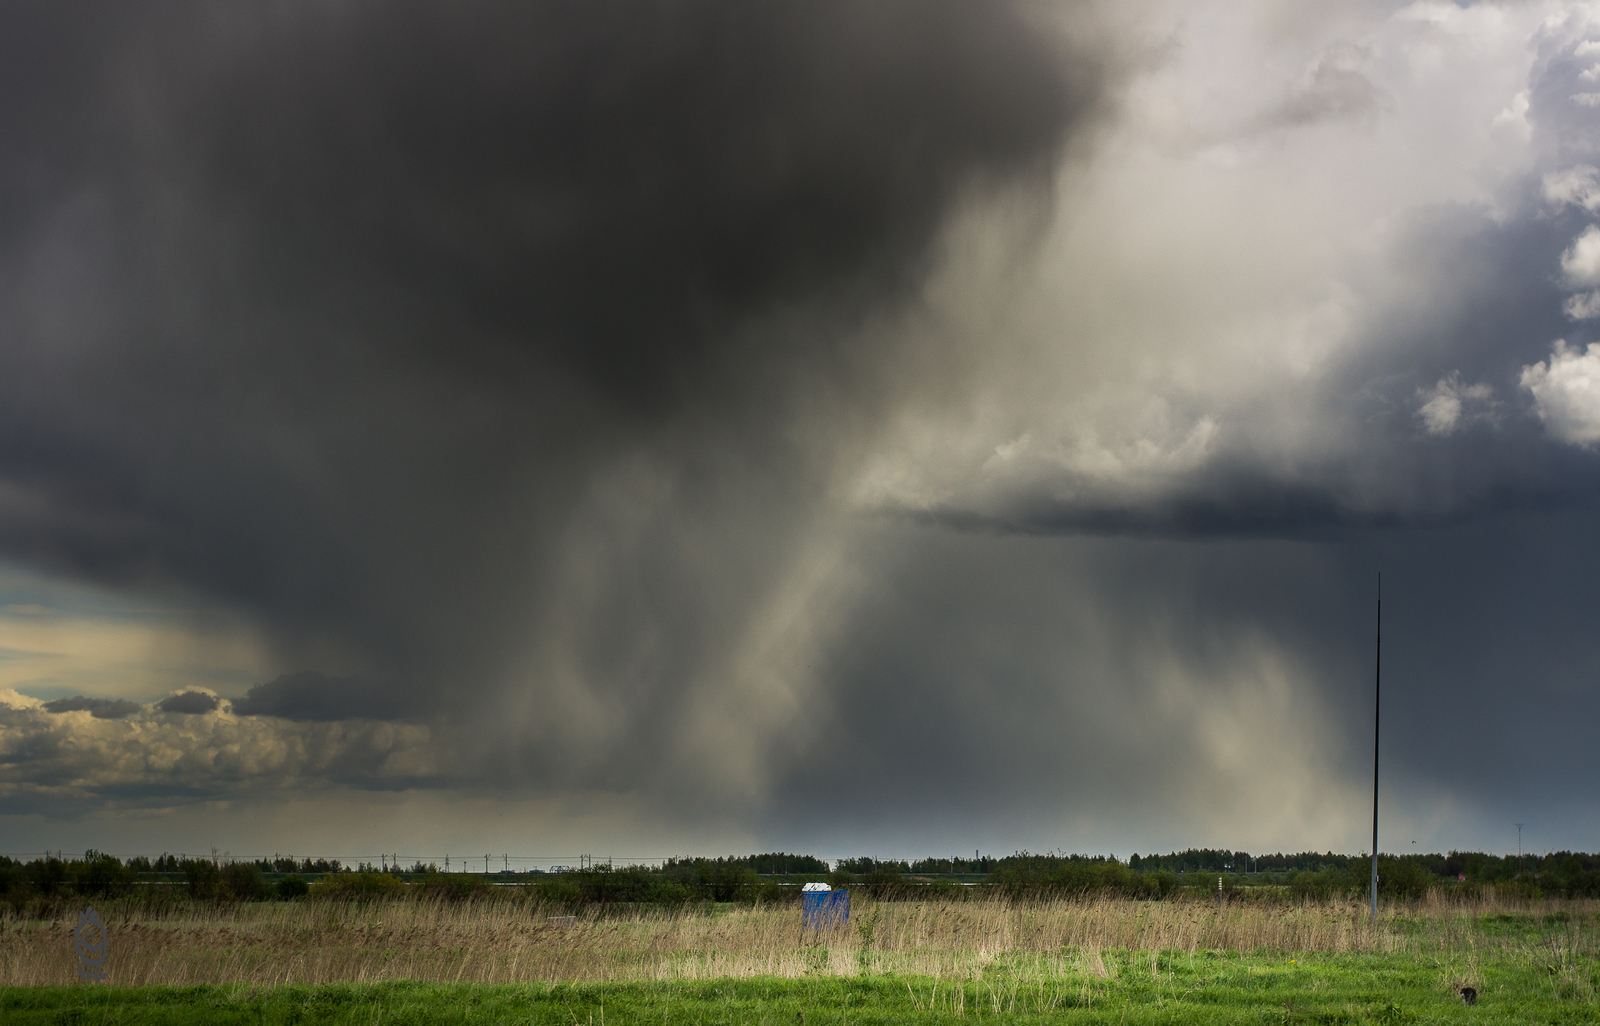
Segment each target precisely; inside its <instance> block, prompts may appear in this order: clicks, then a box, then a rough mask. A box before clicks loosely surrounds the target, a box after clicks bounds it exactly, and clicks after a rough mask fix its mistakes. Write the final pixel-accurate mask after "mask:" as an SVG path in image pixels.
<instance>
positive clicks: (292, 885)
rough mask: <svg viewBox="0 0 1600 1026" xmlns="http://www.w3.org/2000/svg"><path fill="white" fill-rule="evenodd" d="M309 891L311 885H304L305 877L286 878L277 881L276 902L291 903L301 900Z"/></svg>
mask: <svg viewBox="0 0 1600 1026" xmlns="http://www.w3.org/2000/svg"><path fill="white" fill-rule="evenodd" d="M310 890H311V885H310V884H308V883H306V880H305V877H303V876H299V875H293V876H286V877H284V878H283V879H282V880H279V881H278V887H277V891H278V900H279V901H293V900H294V899H296V898H303V897H305V896H306V893H307V892H308V891H310Z"/></svg>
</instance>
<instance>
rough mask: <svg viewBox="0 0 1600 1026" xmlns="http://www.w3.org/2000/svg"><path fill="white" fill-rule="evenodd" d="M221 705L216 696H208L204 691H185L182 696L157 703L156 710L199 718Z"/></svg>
mask: <svg viewBox="0 0 1600 1026" xmlns="http://www.w3.org/2000/svg"><path fill="white" fill-rule="evenodd" d="M219 704H221V703H220V700H219V699H218V698H217V696H216V695H208V694H206V693H205V692H204V691H185V692H183V693H182V694H177V695H173V696H172V697H170V698H163V699H162V700H161V701H159V702H157V703H156V708H157V709H160V710H161V711H162V712H164V713H179V714H180V715H185V716H198V715H200V714H201V713H208V712H211V711H212V710H214V709H216V707H217V706H218V705H219Z"/></svg>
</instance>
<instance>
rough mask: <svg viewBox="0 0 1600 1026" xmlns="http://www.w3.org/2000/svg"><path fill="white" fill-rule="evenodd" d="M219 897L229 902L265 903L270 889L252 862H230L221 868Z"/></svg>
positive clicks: (258, 867)
mask: <svg viewBox="0 0 1600 1026" xmlns="http://www.w3.org/2000/svg"><path fill="white" fill-rule="evenodd" d="M221 896H222V897H224V898H227V899H229V900H231V901H266V900H267V899H268V898H269V897H271V896H272V888H271V887H269V886H268V885H267V879H266V877H264V876H262V875H261V867H260V866H258V865H256V864H255V863H254V862H230V863H228V864H227V865H226V866H223V867H222V895H221Z"/></svg>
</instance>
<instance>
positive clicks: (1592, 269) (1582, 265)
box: [1561, 224, 1600, 285]
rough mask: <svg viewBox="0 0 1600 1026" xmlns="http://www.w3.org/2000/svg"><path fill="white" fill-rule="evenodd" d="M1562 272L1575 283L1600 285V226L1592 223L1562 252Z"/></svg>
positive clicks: (1569, 280) (1568, 279)
mask: <svg viewBox="0 0 1600 1026" xmlns="http://www.w3.org/2000/svg"><path fill="white" fill-rule="evenodd" d="M1561 272H1562V273H1563V274H1565V275H1566V277H1567V281H1568V282H1570V283H1571V284H1573V285H1600V226H1597V225H1592V224H1591V225H1590V226H1589V227H1587V228H1585V229H1584V230H1583V234H1582V235H1579V236H1578V237H1577V238H1576V239H1573V240H1572V245H1570V246H1568V247H1567V251H1566V252H1565V253H1562V254H1561Z"/></svg>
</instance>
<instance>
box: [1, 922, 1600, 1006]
mask: <svg viewBox="0 0 1600 1026" xmlns="http://www.w3.org/2000/svg"><path fill="white" fill-rule="evenodd" d="M1505 925H1506V928H1507V929H1516V928H1518V924H1515V923H1511V924H1505ZM1537 932H1538V931H1537V930H1535V929H1531V928H1530V933H1533V934H1537ZM1530 939H1531V940H1534V943H1533V944H1531V945H1528V946H1526V947H1519V948H1517V949H1515V951H1516V953H1515V954H1511V955H1507V954H1506V952H1505V951H1504V950H1503V949H1502V950H1501V951H1500V952H1498V953H1496V955H1495V956H1490V957H1487V958H1484V957H1475V956H1474V955H1473V954H1472V953H1471V952H1466V953H1459V952H1458V953H1455V954H1452V955H1449V956H1441V957H1431V956H1427V955H1418V954H1405V955H1399V954H1393V955H1385V954H1345V955H1315V954H1313V955H1304V954H1302V955H1295V956H1290V955H1286V954H1271V953H1253V954H1244V955H1241V954H1237V953H1230V952H1222V953H1210V952H1203V951H1202V952H1197V953H1195V954H1193V955H1190V954H1188V953H1183V952H1155V953H1153V952H1149V951H1110V950H1107V951H1102V952H1100V961H1101V962H1102V963H1103V964H1102V965H1101V966H1098V967H1097V969H1100V970H1103V973H1104V975H1101V972H1100V971H1096V972H1088V971H1085V972H1075V973H1059V972H1048V973H1047V972H1041V971H1040V970H1039V964H1040V963H1039V961H1038V960H1036V959H1030V958H1028V957H1023V956H1016V957H1011V958H1006V959H997V960H995V961H994V962H992V963H991V964H990V965H989V966H988V967H987V968H986V969H985V971H984V972H983V973H982V974H981V975H975V976H972V977H969V978H967V979H963V980H953V979H936V978H933V977H927V976H900V975H892V974H891V975H885V974H876V973H870V972H869V973H868V974H867V975H863V976H855V977H839V976H817V977H809V978H807V977H802V978H799V979H780V978H763V977H755V978H747V979H729V980H712V981H699V982H695V981H658V982H639V983H592V984H507V985H493V984H462V985H449V984H423V983H403V982H400V983H393V982H391V983H376V984H370V985H359V984H357V985H352V984H330V985H324V986H315V987H297V986H286V987H267V988H261V987H249V986H238V985H235V986H198V987H146V988H131V987H109V986H89V985H85V986H72V987H34V988H23V987H13V988H8V989H5V990H3V991H0V1021H3V1022H4V1023H5V1024H6V1026H32V1024H41V1026H42V1024H46V1023H51V1024H54V1023H85V1024H88V1023H95V1024H99V1023H126V1024H143V1023H183V1024H189V1023H193V1024H200V1023H241V1024H243V1023H252V1024H255V1023H261V1024H270V1023H285V1024H288V1023H305V1024H310V1023H338V1024H352V1026H353V1024H361V1026H377V1024H383V1023H394V1024H402V1023H419V1024H420V1023H441V1024H443V1023H451V1024H454V1023H482V1024H492V1023H549V1024H559V1026H573V1024H577V1026H590V1024H598V1026H607V1024H609V1026H626V1024H632V1023H639V1024H651V1023H660V1024H662V1026H668V1024H671V1023H675V1022H676V1023H685V1024H688V1023H705V1024H720V1023H730V1024H731V1023H741V1024H744V1023H749V1024H770V1026H802V1024H803V1026H822V1024H830V1026H831V1024H839V1026H844V1024H847V1023H860V1024H863V1026H866V1024H872V1023H941V1022H957V1021H961V1022H976V1021H980V1020H985V1019H989V1020H998V1021H1003V1022H1016V1023H1029V1022H1041V1023H1043V1022H1050V1023H1118V1024H1123V1023H1129V1024H1143V1023H1469V1022H1470V1023H1485V1024H1488V1023H1596V1022H1600V1004H1597V1001H1596V995H1597V991H1600V960H1596V959H1594V958H1590V957H1576V956H1574V955H1572V954H1571V953H1570V952H1569V953H1567V954H1565V955H1562V954H1561V952H1560V950H1559V949H1557V948H1554V947H1545V946H1542V945H1539V944H1538V943H1537V939H1536V937H1532V936H1530ZM1484 954H1485V955H1488V952H1485V953H1484ZM1463 980H1465V981H1467V982H1472V983H1476V984H1477V986H1478V989H1479V990H1480V993H1481V996H1480V998H1479V1000H1478V1003H1477V1004H1476V1005H1475V1006H1473V1007H1466V1006H1465V1005H1463V1004H1462V1002H1461V1000H1460V999H1459V997H1457V995H1456V993H1455V990H1456V987H1457V986H1458V985H1459V984H1460V982H1461V981H1463Z"/></svg>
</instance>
